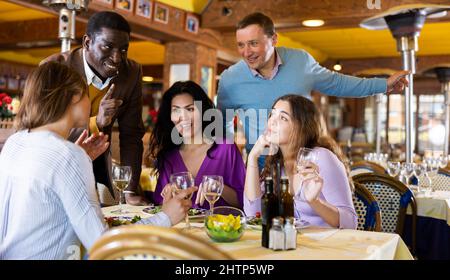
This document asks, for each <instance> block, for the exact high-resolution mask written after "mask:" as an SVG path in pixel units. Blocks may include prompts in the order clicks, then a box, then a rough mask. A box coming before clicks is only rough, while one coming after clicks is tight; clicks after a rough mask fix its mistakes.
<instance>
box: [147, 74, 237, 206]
mask: <svg viewBox="0 0 450 280" xmlns="http://www.w3.org/2000/svg"><path fill="white" fill-rule="evenodd" d="M206 114H208V115H211V114H212V115H214V116H215V117H216V119H217V117H219V119H220V117H221V115H220V112H219V111H218V110H216V109H215V108H214V104H213V103H212V101H211V100H210V99H209V98H208V96H207V95H206V93H205V92H204V90H203V89H202V88H201V87H200V86H199V85H197V84H196V83H194V82H192V81H186V82H176V83H175V84H174V85H173V86H172V87H170V88H169V89H168V90H167V91H166V92H165V93H164V95H163V98H162V102H161V106H160V109H159V112H158V120H157V123H156V125H155V128H154V129H153V134H152V137H151V139H150V149H149V155H150V159H151V161H152V162H154V163H155V164H154V166H155V168H156V170H157V172H158V183H157V185H156V189H155V192H154V196H153V200H154V202H155V203H157V204H161V203H162V202H163V196H162V195H161V194H162V193H169V194H170V192H167V190H168V189H169V188H166V186H168V184H169V179H170V175H171V174H173V173H177V172H185V171H189V172H191V173H192V175H193V176H194V178H195V185H196V186H200V184H201V182H202V178H203V176H204V175H220V176H222V177H223V180H224V185H225V186H224V189H223V192H222V196H221V198H220V199H219V200H218V201H217V202H216V203H215V204H214V205H215V206H221V205H229V206H234V207H238V208H242V205H243V201H242V198H243V191H244V181H245V165H244V161H243V160H242V157H241V154H240V152H239V150H238V149H237V147H236V145H235V144H234V143H232V144H227V143H225V141H224V140H223V139H216V140H214V139H215V137H214V132H215V131H216V130H211V128H212V126H213V125H216V126H218V127H215V129H221V128H222V123H215V122H213V121H212V120H211V118H208V117H207V116H206ZM212 119H214V118H212ZM208 128H209V129H208ZM207 133H210V134H212V135H207ZM200 191H201V190H199V192H200ZM199 192H197V193H194V195H193V197H192V202H193V207H194V208H205V209H208V207H209V205H208V202H205V200H204V199H203V198H202V197H200V196H201V195H199V197H198V198H197V195H198V193H199Z"/></svg>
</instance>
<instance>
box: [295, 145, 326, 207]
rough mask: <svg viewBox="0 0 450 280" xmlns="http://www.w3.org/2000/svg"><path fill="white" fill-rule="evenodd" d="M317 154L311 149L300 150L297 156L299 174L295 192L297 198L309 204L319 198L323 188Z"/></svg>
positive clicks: (296, 176)
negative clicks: (298, 196)
mask: <svg viewBox="0 0 450 280" xmlns="http://www.w3.org/2000/svg"><path fill="white" fill-rule="evenodd" d="M316 163H317V154H316V152H315V151H314V150H312V149H309V148H304V147H303V148H300V150H299V151H298V154H297V174H296V175H295V176H294V182H299V183H294V191H295V194H296V196H297V195H298V194H300V198H301V199H304V200H306V201H307V202H308V203H311V202H314V201H315V200H317V199H318V198H319V195H320V192H321V191H322V188H323V179H322V177H320V175H319V167H318V166H317V164H316Z"/></svg>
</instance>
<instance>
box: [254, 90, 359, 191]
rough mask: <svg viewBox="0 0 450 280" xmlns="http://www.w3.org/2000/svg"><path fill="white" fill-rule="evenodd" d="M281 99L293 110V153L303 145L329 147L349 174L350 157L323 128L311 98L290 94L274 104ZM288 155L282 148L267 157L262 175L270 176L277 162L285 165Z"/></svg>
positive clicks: (291, 139) (311, 147) (351, 183)
mask: <svg viewBox="0 0 450 280" xmlns="http://www.w3.org/2000/svg"><path fill="white" fill-rule="evenodd" d="M281 100H282V101H286V102H288V103H289V105H290V107H291V111H292V116H291V117H292V120H293V125H294V128H293V130H292V133H291V135H290V143H292V145H291V148H290V150H291V151H292V154H294V155H296V152H297V151H298V150H299V149H300V148H301V147H306V148H310V149H313V148H315V147H322V148H325V149H328V150H330V151H331V152H332V153H334V154H335V155H336V156H337V158H338V159H339V160H340V161H341V162H342V163H343V164H344V166H345V168H346V171H347V176H348V175H349V173H350V168H349V164H348V159H347V157H346V156H345V155H344V153H343V152H342V150H341V148H340V147H339V145H338V144H337V143H336V141H334V139H333V138H331V137H330V136H328V135H327V134H326V133H325V131H326V129H325V128H322V125H323V124H322V123H323V122H321V117H322V116H321V114H320V112H319V110H318V109H317V107H316V105H315V104H314V103H313V102H312V101H311V100H309V99H307V98H305V97H303V96H300V95H294V94H288V95H284V96H281V97H279V98H278V99H277V100H276V101H275V102H274V103H273V106H275V104H276V103H277V102H278V101H281ZM273 106H272V108H273ZM286 156H287V155H285V156H283V154H282V152H281V150H279V151H278V153H277V154H275V155H273V156H268V157H267V158H266V162H265V166H264V169H263V171H262V173H261V175H262V177H266V176H269V174H271V172H272V166H275V164H276V163H277V162H280V164H281V166H282V167H283V165H284V164H283V163H284V160H283V159H285V157H286ZM274 179H277V178H274ZM349 183H350V186H349V187H350V189H351V190H352V191H353V189H354V187H353V182H352V181H351V178H350V177H349Z"/></svg>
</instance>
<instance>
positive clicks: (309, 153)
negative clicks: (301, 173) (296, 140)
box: [297, 147, 317, 167]
mask: <svg viewBox="0 0 450 280" xmlns="http://www.w3.org/2000/svg"><path fill="white" fill-rule="evenodd" d="M309 162H312V163H316V162H317V154H316V152H315V151H314V150H313V149H309V148H305V147H302V148H300V150H299V151H298V154H297V167H300V166H303V165H306V164H308V163H309Z"/></svg>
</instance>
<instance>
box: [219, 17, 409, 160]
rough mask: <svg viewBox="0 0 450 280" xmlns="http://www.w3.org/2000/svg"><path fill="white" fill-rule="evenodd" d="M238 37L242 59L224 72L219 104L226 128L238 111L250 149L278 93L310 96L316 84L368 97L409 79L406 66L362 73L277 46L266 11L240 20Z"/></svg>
mask: <svg viewBox="0 0 450 280" xmlns="http://www.w3.org/2000/svg"><path fill="white" fill-rule="evenodd" d="M236 41H237V47H238V52H239V54H240V55H241V56H242V60H240V61H239V62H237V63H236V64H234V65H232V66H231V67H229V68H228V69H227V70H225V71H224V72H223V73H222V75H221V79H220V82H219V88H218V108H219V109H220V110H221V111H222V114H223V116H224V120H225V126H226V131H227V133H232V130H233V117H234V113H233V112H235V111H237V112H238V115H239V118H240V119H241V120H242V121H243V123H244V129H245V138H246V140H247V141H246V149H247V151H250V150H251V148H252V147H253V144H254V143H255V142H256V140H257V139H258V137H259V135H261V134H262V133H263V131H264V129H265V125H266V123H267V115H268V112H269V110H270V108H271V106H272V103H273V102H274V101H275V100H276V99H277V98H278V97H280V96H283V95H285V94H299V95H303V96H308V97H310V94H311V91H312V90H317V91H320V92H322V93H324V94H327V95H332V96H338V97H365V96H370V95H374V94H378V93H391V92H401V91H403V89H404V87H405V86H407V85H408V82H407V80H406V79H405V76H406V75H407V74H408V73H409V72H408V71H399V72H397V73H395V74H393V75H392V76H390V77H389V78H388V79H379V78H373V79H362V78H357V77H352V76H347V75H343V74H340V73H336V72H333V71H330V70H328V69H326V68H324V67H322V66H320V65H319V63H317V61H315V60H314V58H313V57H312V56H311V55H310V54H309V53H307V52H306V51H304V50H296V49H290V48H283V47H275V46H276V44H277V34H276V32H275V27H274V24H273V21H272V20H271V19H270V18H269V17H267V16H266V15H264V14H262V13H254V14H250V15H248V16H246V17H245V18H244V19H242V20H241V21H240V22H239V23H238V25H237V30H236ZM227 111H228V112H227ZM229 135H230V134H228V136H229Z"/></svg>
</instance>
